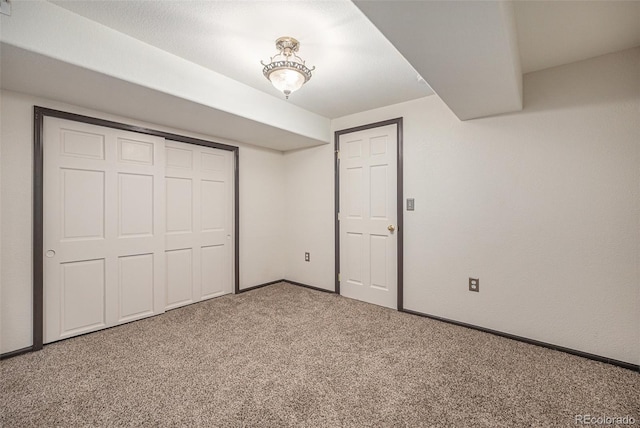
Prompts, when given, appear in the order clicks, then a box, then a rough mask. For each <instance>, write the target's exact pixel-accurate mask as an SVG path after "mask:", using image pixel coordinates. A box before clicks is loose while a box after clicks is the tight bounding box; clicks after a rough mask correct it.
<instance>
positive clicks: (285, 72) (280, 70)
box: [262, 37, 315, 98]
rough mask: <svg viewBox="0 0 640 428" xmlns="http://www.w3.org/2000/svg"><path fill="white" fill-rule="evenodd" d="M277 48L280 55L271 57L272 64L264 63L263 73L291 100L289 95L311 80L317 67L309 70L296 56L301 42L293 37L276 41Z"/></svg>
mask: <svg viewBox="0 0 640 428" xmlns="http://www.w3.org/2000/svg"><path fill="white" fill-rule="evenodd" d="M276 48H277V49H278V53H277V54H276V55H275V56H273V57H271V60H270V62H269V63H268V64H265V63H264V62H263V63H262V65H263V66H264V68H263V69H262V73H263V74H264V77H266V78H267V79H269V81H270V82H271V83H272V84H273V86H274V87H275V88H276V89H278V90H279V91H280V92H282V93H283V94H284V95H285V97H286V98H289V95H291V94H292V93H293V92H295V91H297V90H298V89H300V88H301V87H302V85H304V84H305V83H306V82H307V81H309V79H311V72H312V71H313V70H315V67H313V68H308V67H307V66H306V65H305V64H304V61H303V60H302V58H300V57H299V56H297V55H296V52H297V51H298V49H299V48H300V42H298V41H297V40H296V39H294V38H293V37H280V38H279V39H278V40H276Z"/></svg>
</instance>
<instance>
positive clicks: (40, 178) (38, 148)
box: [19, 106, 240, 353]
mask: <svg viewBox="0 0 640 428" xmlns="http://www.w3.org/2000/svg"><path fill="white" fill-rule="evenodd" d="M33 113H34V114H33V117H34V128H33V130H34V132H33V144H34V150H33V344H32V345H31V346H30V347H27V348H24V349H20V350H19V353H23V352H29V351H37V350H40V349H42V346H43V340H44V118H45V116H46V117H57V118H59V119H66V120H72V121H76V122H82V123H88V124H92V125H97V126H103V127H107V128H114V129H120V130H123V131H130V132H136V133H139V134H147V135H153V136H157V137H162V138H165V139H167V140H173V141H179V142H183V143H189V144H195V145H199V146H205V147H211V148H214V149H220V150H227V151H231V152H233V157H234V172H233V181H234V184H233V186H234V189H233V198H234V201H233V211H234V212H233V223H234V224H233V229H234V231H233V234H234V239H233V245H234V250H233V252H234V268H233V276H234V279H233V282H234V293H235V294H237V293H239V292H240V209H239V208H240V184H239V178H240V169H239V168H240V163H239V160H240V159H239V149H238V147H236V146H230V145H227V144H221V143H216V142H213V141H207V140H201V139H199V138H193V137H187V136H184V135H178V134H172V133H170V132H164V131H159V130H155V129H151V128H145V127H141V126H135V125H128V124H125V123H120V122H113V121H110V120H104V119H99V118H96V117H90V116H83V115H79V114H75V113H69V112H64V111H60V110H53V109H49V108H45V107H38V106H34V107H33Z"/></svg>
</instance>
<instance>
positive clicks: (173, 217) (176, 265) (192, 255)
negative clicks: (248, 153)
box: [165, 141, 234, 309]
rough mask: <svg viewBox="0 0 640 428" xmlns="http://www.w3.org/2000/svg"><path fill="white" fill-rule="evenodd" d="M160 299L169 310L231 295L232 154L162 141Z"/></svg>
mask: <svg viewBox="0 0 640 428" xmlns="http://www.w3.org/2000/svg"><path fill="white" fill-rule="evenodd" d="M165 150H166V168H165V177H166V178H165V189H166V204H167V206H166V219H167V221H166V247H165V251H166V263H167V266H166V273H167V276H166V301H165V308H166V309H173V308H176V307H179V306H183V305H186V304H189V303H192V302H197V301H200V300H204V299H209V298H212V297H217V296H220V295H222V294H228V293H231V292H232V291H233V289H232V284H233V269H232V267H233V245H234V243H233V240H232V239H231V237H232V230H233V162H234V160H233V156H232V153H231V152H229V151H226V150H218V149H212V148H209V147H203V146H197V145H193V144H185V143H179V142H175V141H167V142H166V144H165Z"/></svg>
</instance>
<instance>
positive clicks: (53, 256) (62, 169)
mask: <svg viewBox="0 0 640 428" xmlns="http://www.w3.org/2000/svg"><path fill="white" fill-rule="evenodd" d="M164 155H165V153H164V139H162V138H158V137H152V136H148V135H142V134H137V133H131V132H126V131H120V130H115V129H111V128H103V127H99V126H94V125H89V124H85V123H79V122H73V121H67V120H62V119H57V118H51V117H46V118H45V120H44V213H45V215H44V219H45V220H44V251H45V254H44V256H45V257H44V280H45V287H44V302H45V303H44V323H45V325H44V342H45V343H47V342H53V341H56V340H59V339H64V338H67V337H71V336H75V335H78V334H82V333H87V332H89V331H93V330H99V329H101V328H105V327H110V326H113V325H117V324H121V323H124V322H128V321H132V320H135V319H139V318H144V317H147V316H151V315H154V314H157V313H161V312H163V311H164V288H163V284H164V276H165V271H164V228H165V224H164V223H165V218H164V217H165V216H164V193H165V192H164Z"/></svg>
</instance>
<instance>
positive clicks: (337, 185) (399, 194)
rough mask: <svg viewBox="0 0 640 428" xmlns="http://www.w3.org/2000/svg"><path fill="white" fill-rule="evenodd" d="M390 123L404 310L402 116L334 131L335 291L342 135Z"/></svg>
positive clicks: (337, 282)
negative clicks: (394, 145)
mask: <svg viewBox="0 0 640 428" xmlns="http://www.w3.org/2000/svg"><path fill="white" fill-rule="evenodd" d="M388 125H396V132H397V141H398V144H397V157H396V159H397V170H396V171H397V192H396V195H397V196H396V197H397V201H396V209H397V217H398V220H397V230H396V234H397V245H398V248H397V267H398V269H397V272H398V277H397V282H398V303H397V308H398V311H402V310H403V309H404V305H403V301H404V300H403V277H404V275H403V260H404V257H403V252H402V249H403V247H404V245H403V242H404V240H403V236H404V220H403V213H404V209H403V201H404V194H403V186H402V177H403V173H402V164H403V161H402V117H398V118H395V119H389V120H384V121H382V122H375V123H370V124H367V125H362V126H356V127H354V128H347V129H342V130H339V131H335V133H334V144H335V150H334V182H335V190H334V195H335V202H334V206H335V211H334V224H335V238H334V242H335V251H334V253H335V292H336V294H340V280H339V274H340V221H339V220H338V213H339V212H340V157H339V153H340V136H341V135H344V134H350V133H352V132H358V131H364V130H367V129H372V128H379V127H382V126H388Z"/></svg>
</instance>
